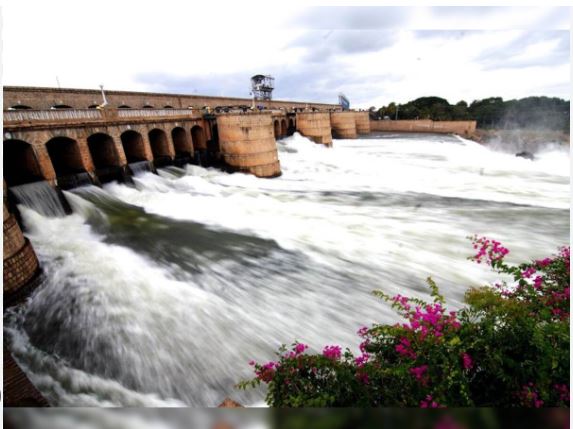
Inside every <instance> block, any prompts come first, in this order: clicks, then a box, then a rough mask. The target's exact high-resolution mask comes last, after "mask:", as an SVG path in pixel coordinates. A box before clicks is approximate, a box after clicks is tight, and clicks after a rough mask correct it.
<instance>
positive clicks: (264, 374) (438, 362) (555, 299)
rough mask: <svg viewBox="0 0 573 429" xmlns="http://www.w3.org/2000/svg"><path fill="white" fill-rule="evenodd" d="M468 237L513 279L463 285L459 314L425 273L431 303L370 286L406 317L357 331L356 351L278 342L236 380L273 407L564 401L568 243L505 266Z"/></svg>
mask: <svg viewBox="0 0 573 429" xmlns="http://www.w3.org/2000/svg"><path fill="white" fill-rule="evenodd" d="M471 239H472V242H473V246H474V248H475V249H476V251H477V254H476V255H475V256H473V257H471V258H470V259H473V260H475V261H476V262H477V263H480V264H487V265H489V266H490V267H491V268H492V269H493V270H495V271H496V272H498V273H501V274H503V275H504V276H503V277H506V278H512V279H513V280H511V281H503V282H501V283H498V284H496V285H493V286H484V287H481V288H473V289H470V290H469V291H468V292H467V293H466V295H465V302H466V305H465V306H464V307H463V308H462V309H461V310H459V311H457V312H455V311H448V310H447V309H446V307H445V302H444V298H443V297H442V296H441V295H440V293H439V290H438V287H437V286H436V284H435V283H434V282H433V281H432V280H431V279H430V278H429V279H428V280H427V282H428V285H429V288H430V291H431V297H432V302H424V301H422V300H420V299H415V298H408V297H405V296H401V295H396V296H394V297H390V296H388V295H386V294H385V293H383V292H381V291H374V294H375V295H377V296H379V297H381V298H382V299H384V300H386V301H388V302H389V303H391V305H392V307H393V308H394V309H395V310H396V311H397V312H398V314H400V315H401V316H402V317H403V318H404V319H405V323H398V324H395V325H374V326H371V327H363V328H361V329H360V330H359V331H358V335H359V336H360V337H361V339H362V343H361V344H360V354H359V355H355V354H353V353H352V352H351V351H350V350H349V349H346V350H342V347H340V346H338V345H327V346H325V347H324V349H323V351H322V353H321V354H311V353H309V352H308V347H307V346H306V345H305V344H302V343H299V342H295V343H294V344H292V346H291V347H286V346H283V347H281V348H280V350H279V351H278V353H277V356H278V358H277V360H276V361H273V362H267V363H264V364H261V363H256V362H250V364H251V365H252V366H253V368H254V372H255V377H254V378H253V379H251V380H248V381H243V382H241V383H239V385H238V386H239V387H240V388H248V387H256V386H258V385H260V384H261V383H264V384H266V385H267V386H268V391H267V398H266V399H267V403H268V404H269V405H270V406H276V407H313V406H318V407H331V406H344V407H350V406H358V407H378V406H383V407H422V408H441V407H473V406H484V407H556V406H557V407H568V406H569V285H570V280H569V272H570V269H569V253H570V248H569V247H564V248H561V249H560V250H559V253H558V254H557V255H555V256H553V257H550V258H545V259H542V260H536V261H533V262H529V263H523V264H520V265H510V264H508V263H506V262H505V260H504V258H505V256H506V255H507V254H508V253H509V251H508V250H507V249H506V248H505V247H503V246H502V245H501V244H500V243H499V242H497V241H494V240H489V239H487V238H485V237H477V236H476V237H471Z"/></svg>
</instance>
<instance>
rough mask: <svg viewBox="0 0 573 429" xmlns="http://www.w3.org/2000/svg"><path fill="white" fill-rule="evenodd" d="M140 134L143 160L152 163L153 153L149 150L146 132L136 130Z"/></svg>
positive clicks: (149, 144) (149, 145)
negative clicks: (143, 154)
mask: <svg viewBox="0 0 573 429" xmlns="http://www.w3.org/2000/svg"><path fill="white" fill-rule="evenodd" d="M136 131H138V132H139V134H141V137H142V139H143V150H144V153H145V159H146V160H148V161H153V151H152V150H151V143H150V142H149V134H148V130H146V129H144V130H136Z"/></svg>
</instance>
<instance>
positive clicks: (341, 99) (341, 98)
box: [338, 94, 350, 110]
mask: <svg viewBox="0 0 573 429" xmlns="http://www.w3.org/2000/svg"><path fill="white" fill-rule="evenodd" d="M338 104H340V106H341V107H342V110H350V101H349V100H348V98H346V96H345V95H344V94H338Z"/></svg>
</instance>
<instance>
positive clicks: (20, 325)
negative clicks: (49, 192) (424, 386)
mask: <svg viewBox="0 0 573 429" xmlns="http://www.w3.org/2000/svg"><path fill="white" fill-rule="evenodd" d="M278 146H279V158H280V162H281V167H282V171H283V175H282V176H281V177H280V178H276V179H272V180H269V179H257V178H255V177H254V176H248V175H243V174H232V175H229V174H226V173H223V172H220V171H217V170H214V169H204V168H201V167H197V166H187V168H186V169H179V168H176V167H167V168H164V169H160V170H159V175H153V174H151V173H148V172H141V173H140V174H138V175H137V176H136V177H135V178H134V181H135V187H130V186H126V185H120V184H117V183H112V184H108V185H106V186H104V188H103V189H100V188H96V187H84V188H78V189H76V190H74V191H71V192H65V195H66V198H67V199H68V201H69V202H70V205H71V206H72V208H73V210H74V214H73V215H71V216H67V217H52V218H48V217H45V216H43V215H41V214H39V213H37V212H36V211H33V210H31V209H29V208H27V207H23V206H20V210H21V213H22V217H23V221H24V223H25V226H26V228H27V231H26V234H27V236H28V237H29V238H30V240H31V241H32V243H33V245H34V248H35V249H36V252H37V253H38V256H39V258H40V261H41V264H42V266H43V267H44V270H45V272H46V281H45V284H44V285H43V286H42V287H41V288H40V289H38V290H37V292H36V293H35V294H34V296H33V297H32V298H31V299H30V300H29V302H28V303H27V304H26V305H25V306H24V307H23V308H20V309H19V310H18V311H17V312H16V311H10V312H8V313H7V314H6V315H5V333H6V334H7V335H8V336H9V337H10V338H11V340H12V341H13V343H14V347H13V348H14V352H15V356H16V358H17V360H18V361H19V362H20V363H21V364H22V366H23V368H24V369H25V371H26V372H27V374H28V375H29V376H30V377H31V379H32V381H33V382H34V383H35V384H36V385H37V386H38V388H39V389H40V390H41V391H42V393H43V394H44V395H46V397H47V398H48V399H49V401H50V402H51V403H52V404H54V405H123V406H133V405H135V406H170V405H174V406H183V405H191V406H215V405H217V404H218V403H220V402H221V401H222V400H223V398H224V397H226V396H231V397H233V399H235V400H238V401H239V402H242V403H244V404H256V403H261V401H262V398H263V397H264V392H262V391H251V392H246V393H245V392H241V391H238V390H236V389H234V388H233V386H234V384H235V383H236V382H238V381H239V380H241V379H243V378H247V377H250V376H251V368H250V367H249V366H248V364H247V362H248V361H249V360H251V359H255V360H258V361H263V360H265V359H272V358H273V356H274V351H275V350H276V348H277V347H278V346H279V345H280V344H281V343H287V344H290V343H291V342H292V341H294V340H295V339H296V340H299V341H302V342H305V343H307V344H309V345H310V347H311V350H313V351H321V350H322V347H323V346H324V345H327V344H341V345H342V346H348V347H350V348H351V349H354V350H356V349H357V346H358V337H357V336H356V334H355V332H356V331H357V330H358V328H360V327H361V326H363V325H368V324H370V323H374V322H377V323H380V322H395V321H397V318H396V316H395V314H394V313H393V312H392V311H391V310H390V309H389V308H388V306H387V305H386V304H384V303H382V302H380V301H379V300H378V299H376V298H374V297H373V296H372V295H371V291H372V290H374V289H382V290H384V291H386V292H387V293H390V294H395V293H401V294H407V295H415V296H419V297H427V294H426V292H427V289H426V287H425V283H424V279H425V278H426V277H428V276H430V275H431V276H432V277H433V278H434V279H435V280H436V281H437V282H438V285H439V286H440V288H441V290H442V292H443V293H444V294H445V296H446V298H447V301H448V304H449V305H450V306H452V307H459V306H460V305H461V301H462V299H463V294H464V292H465V290H466V289H467V288H468V287H470V286H478V285H481V284H484V283H485V282H487V281H491V280H494V279H495V278H496V277H495V275H494V274H492V273H489V272H487V271H486V270H485V268H484V267H481V266H478V265H476V264H473V263H472V262H470V261H467V260H466V257H467V256H469V255H471V254H472V251H473V249H472V248H471V245H470V243H469V241H468V240H467V239H466V238H465V237H466V236H468V235H472V234H474V233H477V234H480V235H488V236H491V237H493V238H495V239H498V240H500V241H502V243H504V245H506V246H507V247H509V249H510V250H511V253H510V255H509V259H510V260H513V261H516V262H517V261H521V260H526V259H531V258H538V257H543V256H546V255H549V254H551V253H553V252H555V251H556V249H557V247H558V246H560V245H564V244H566V243H567V242H568V239H569V204H570V202H569V177H570V171H569V166H570V163H569V154H568V153H567V152H565V151H563V150H560V149H558V148H557V149H555V148H553V149H551V148H549V149H548V150H546V151H541V152H539V153H537V154H536V159H535V160H534V161H530V160H527V159H523V158H517V157H515V156H514V155H513V154H507V153H502V152H496V151H492V150H489V149H487V148H485V147H483V146H480V145H479V144H477V143H474V142H471V141H467V140H464V139H461V138H458V137H450V136H436V135H405V134H402V135H400V134H396V135H392V134H389V135H371V136H369V137H368V138H363V139H358V140H335V141H334V148H331V149H328V148H324V147H321V146H319V145H315V144H314V143H311V142H310V141H309V140H308V139H306V138H304V137H301V136H300V135H298V134H295V135H294V136H293V137H290V138H287V139H284V140H281V141H279V142H278Z"/></svg>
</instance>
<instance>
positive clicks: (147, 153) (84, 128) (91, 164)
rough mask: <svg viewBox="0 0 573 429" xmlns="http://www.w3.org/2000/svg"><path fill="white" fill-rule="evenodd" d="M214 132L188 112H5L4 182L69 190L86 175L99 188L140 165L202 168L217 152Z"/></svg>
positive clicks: (209, 123) (210, 125)
mask: <svg viewBox="0 0 573 429" xmlns="http://www.w3.org/2000/svg"><path fill="white" fill-rule="evenodd" d="M214 127H215V120H214V119H207V118H204V117H203V115H201V114H199V113H195V114H194V113H191V112H189V110H187V109H172V108H170V109H130V110H127V109H66V110H28V109H26V110H14V111H5V112H4V143H3V145H4V166H5V169H4V179H5V180H6V183H7V184H8V186H15V185H20V184H24V183H29V182H33V181H37V180H46V181H48V182H50V183H52V184H58V185H60V186H62V187H63V188H67V187H71V186H73V181H70V178H71V177H74V176H77V175H78V174H82V173H83V174H86V173H87V174H88V175H89V176H90V177H91V179H93V180H94V181H95V182H96V183H97V181H99V182H107V181H110V180H115V179H118V178H119V179H121V176H122V175H124V174H125V173H126V172H127V173H128V170H127V169H128V168H129V166H130V165H131V164H134V163H138V162H149V163H151V165H153V166H154V167H160V166H164V165H169V164H175V165H182V164H183V163H187V162H196V163H201V162H204V158H206V157H208V155H209V152H210V151H211V152H213V153H215V152H216V151H214V150H213V146H214V145H216V141H215V140H216V139H214V133H213V128H214ZM202 158H203V160H202Z"/></svg>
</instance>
